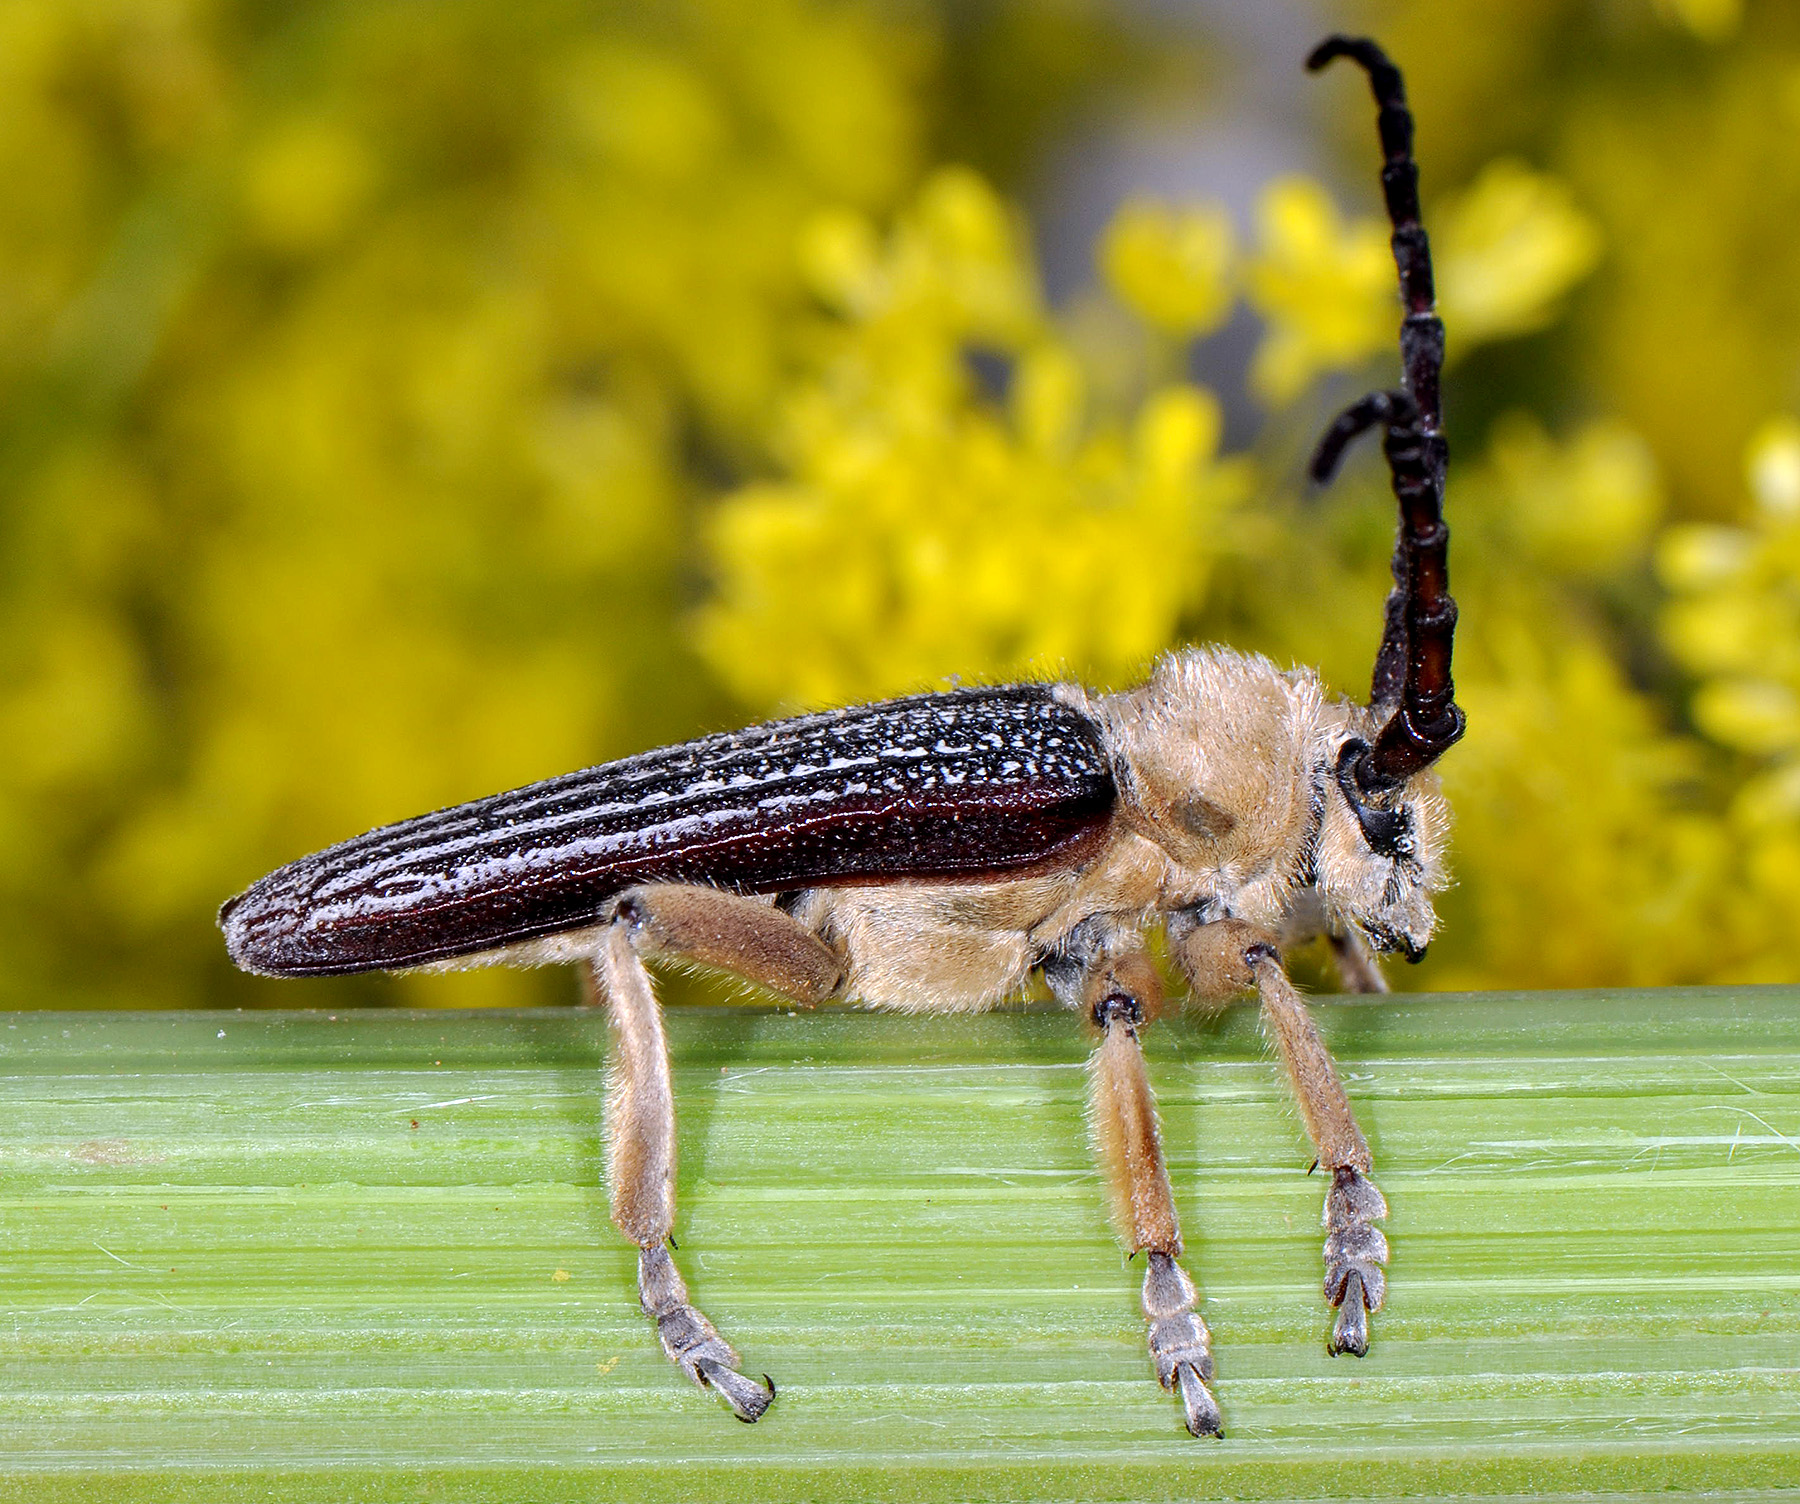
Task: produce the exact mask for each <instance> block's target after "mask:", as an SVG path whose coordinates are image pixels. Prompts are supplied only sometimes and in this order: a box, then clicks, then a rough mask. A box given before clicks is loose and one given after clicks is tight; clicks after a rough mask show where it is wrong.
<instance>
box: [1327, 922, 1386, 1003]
mask: <svg viewBox="0 0 1800 1504" xmlns="http://www.w3.org/2000/svg"><path fill="white" fill-rule="evenodd" d="M1325 943H1326V944H1327V945H1329V946H1330V947H1331V958H1332V960H1334V961H1336V962H1337V971H1338V980H1339V981H1341V982H1342V983H1343V984H1344V991H1346V992H1365V993H1367V992H1386V991H1387V990H1388V982H1387V978H1386V977H1385V976H1383V975H1382V974H1381V963H1380V962H1379V961H1377V960H1376V959H1375V953H1374V952H1373V951H1371V950H1370V949H1369V944H1368V942H1367V941H1366V940H1364V939H1363V937H1362V935H1361V934H1360V933H1358V932H1357V931H1356V930H1354V929H1347V930H1326V931H1325Z"/></svg>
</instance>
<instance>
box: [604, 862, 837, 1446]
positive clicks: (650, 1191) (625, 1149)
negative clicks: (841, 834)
mask: <svg viewBox="0 0 1800 1504" xmlns="http://www.w3.org/2000/svg"><path fill="white" fill-rule="evenodd" d="M646 953H647V954H651V955H677V956H682V957H685V958H688V959H693V960H698V961H701V962H703V963H705V964H707V965H711V966H718V967H723V968H727V969H730V970H733V971H735V972H737V973H738V974H739V975H742V976H747V977H749V978H750V979H751V980H753V981H758V982H762V983H764V984H765V985H771V986H778V987H780V988H781V990H783V991H785V992H787V993H789V994H790V995H792V996H795V997H798V998H801V999H802V1000H808V1001H810V1000H815V999H817V998H820V997H824V996H828V995H829V994H830V992H831V991H832V989H833V988H835V987H836V986H837V983H838V979H839V978H840V977H841V975H842V970H843V968H842V965H841V963H840V962H839V961H838V958H837V957H836V955H835V954H834V953H833V952H832V951H831V950H830V948H829V947H827V946H826V945H825V944H824V943H823V942H822V941H820V940H819V939H818V938H817V937H816V936H814V935H812V934H811V933H810V932H809V931H807V930H805V929H803V928H802V927H801V926H800V925H798V924H797V923H795V921H794V920H792V919H790V918H789V917H788V916H787V915H785V914H783V913H781V912H780V911H778V910H776V909H773V908H771V907H769V906H768V905H766V904H758V903H755V902H753V901H752V900H749V899H743V898H737V897H735V896H733V895H731V894H726V893H719V892H716V891H714V890H712V889H708V888H689V887H681V886H676V885H672V884H670V885H648V886H645V887H642V888H636V889H633V890H632V891H631V892H629V893H627V894H625V895H624V896H623V897H622V898H621V899H620V901H619V904H618V907H617V910H616V913H615V917H614V919H613V921H612V923H611V924H610V925H608V926H607V928H606V931H605V934H604V938H603V940H602V942H601V944H600V947H599V949H598V951H597V952H596V954H595V955H594V958H593V962H592V965H591V968H590V972H589V988H590V996H591V1000H592V1001H594V1002H596V1003H599V1004H603V1005H604V1006H605V1008H606V1010H607V1015H608V1017H609V1019H610V1020H611V1023H612V1036H613V1048H612V1057H611V1069H610V1073H609V1077H608V1081H607V1091H606V1155H607V1183H608V1185H609V1187H610V1189H611V1193H612V1217H613V1221H614V1223H615V1224H617V1226H618V1228H619V1230H620V1231H621V1232H622V1233H624V1234H625V1236H626V1237H628V1238H630V1239H631V1241H632V1242H634V1243H636V1244H637V1246H638V1301H639V1303H640V1304H641V1305H642V1306H643V1309H644V1314H645V1315H646V1316H648V1317H650V1318H651V1320H653V1321H654V1322H655V1323H656V1331H657V1335H658V1336H659V1337H660V1338H661V1339H662V1345H663V1351H664V1352H666V1353H667V1354H668V1355H669V1358H670V1360H671V1361H672V1362H674V1363H675V1364H677V1365H678V1366H679V1367H680V1368H681V1370H682V1372H683V1373H685V1374H686V1375H687V1376H688V1377H689V1378H690V1379H692V1380H693V1381H694V1382H695V1383H696V1384H699V1385H701V1386H703V1387H710V1388H713V1389H716V1390H717V1391H718V1392H719V1393H720V1394H722V1395H723V1396H724V1397H725V1399H726V1401H727V1403H729V1404H730V1406H731V1408H732V1411H733V1413H735V1414H736V1416H737V1417H738V1419H739V1420H742V1421H754V1420H756V1419H758V1418H759V1417H760V1416H761V1415H762V1413H763V1412H764V1411H765V1410H767V1409H768V1408H769V1401H770V1400H772V1399H773V1398H774V1397H775V1386H774V1384H773V1383H771V1382H770V1381H769V1379H768V1377H767V1375H764V1378H763V1382H762V1383H761V1384H757V1383H756V1382H755V1381H754V1380H752V1379H748V1378H745V1377H744V1375H743V1374H742V1373H740V1372H739V1371H738V1365H739V1359H738V1355H737V1353H736V1352H735V1351H734V1350H733V1349H732V1347H731V1345H730V1344H729V1343H727V1342H726V1341H725V1339H724V1338H723V1337H721V1336H720V1335H719V1333H718V1330H717V1329H716V1328H715V1327H714V1326H713V1324H712V1323H711V1322H710V1321H708V1320H707V1319H706V1317H705V1316H704V1315H703V1314H702V1313H701V1312H700V1310H699V1309H698V1308H697V1307H696V1306H695V1305H694V1304H693V1302H692V1301H691V1300H690V1299H689V1297H688V1289H687V1285H686V1284H685V1283H684V1282H683V1281H682V1278H681V1274H680V1272H679V1271H678V1270H677V1269H676V1267H675V1261H674V1259H673V1258H672V1257H670V1254H669V1247H668V1244H669V1239H670V1234H671V1233H672V1232H673V1230H674V1225H675V1097H674V1091H673V1088H672V1086H671V1083H670V1079H669V1050H668V1042H667V1040H666V1039H665V1037H664V1034H663V1025H662V1010H661V1008H660V1007H659V1006H658V1005H657V1001H656V993H655V990H654V988H653V986H652V985H651V981H650V973H649V972H648V971H647V970H646V969H645V966H644V954H646Z"/></svg>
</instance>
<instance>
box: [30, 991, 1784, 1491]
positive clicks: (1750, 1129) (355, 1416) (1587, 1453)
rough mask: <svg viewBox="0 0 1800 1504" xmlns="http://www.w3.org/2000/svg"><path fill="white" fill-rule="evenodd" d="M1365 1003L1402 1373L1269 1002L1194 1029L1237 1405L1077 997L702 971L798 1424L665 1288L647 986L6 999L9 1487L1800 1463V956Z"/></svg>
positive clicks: (754, 1326)
mask: <svg viewBox="0 0 1800 1504" xmlns="http://www.w3.org/2000/svg"><path fill="white" fill-rule="evenodd" d="M1318 1012H1319V1014H1320V1017H1321V1021H1322V1023H1323V1026H1324V1028H1325V1031H1326V1034H1327V1038H1328V1039H1329V1041H1330V1042H1331V1044H1332V1047H1333V1049H1334V1050H1335V1052H1336V1053H1337V1057H1338V1060H1339V1062H1340V1065H1341V1066H1342V1068H1343V1070H1344V1073H1345V1076H1346V1079H1347V1083H1348V1086H1349V1089H1350V1094H1351V1097H1352V1099H1353V1101H1354V1102H1355V1103H1356V1106H1357V1110H1358V1112H1359V1114H1360V1116H1361V1119H1362V1122H1363V1125H1364V1127H1365V1129H1366V1130H1367V1131H1368V1135H1369V1138H1370V1141H1371V1144H1372V1145H1373V1148H1374V1152H1375V1167H1376V1177H1377V1179H1378V1181H1379V1183H1380V1184H1381V1186H1382V1187H1383V1189H1384V1190H1385V1191H1386V1193H1387V1196H1388V1199H1389V1201H1390V1203H1391V1205H1392V1207H1393V1214H1392V1217H1391V1218H1390V1220H1389V1222H1388V1231H1389V1234H1390V1237H1391V1239H1392V1242H1393V1248H1394V1257H1393V1262H1392V1264H1391V1266H1390V1273H1391V1284H1390V1293H1389V1300H1388V1306H1387V1309H1386V1310H1384V1311H1383V1312H1381V1313H1380V1314H1379V1315H1378V1316H1377V1317H1376V1318H1375V1321H1374V1334H1375V1335H1374V1346H1373V1348H1372V1351H1371V1353H1370V1356H1369V1357H1368V1358H1367V1359H1365V1360H1362V1361H1360V1362H1358V1361H1356V1360H1354V1359H1351V1358H1335V1359H1334V1358H1329V1357H1327V1356H1326V1353H1325V1336H1326V1332H1327V1326H1328V1322H1327V1313H1326V1310H1325V1307H1324V1305H1323V1302H1322V1300H1321V1298H1320V1294H1319V1280H1320V1276H1321V1272H1322V1270H1321V1264H1320V1255H1319V1246H1320V1241H1321V1233H1320V1231H1319V1210H1320V1205H1321V1200H1322V1196H1323V1193H1324V1190H1325V1185H1324V1183H1323V1178H1322V1177H1319V1176H1313V1177H1311V1178H1309V1177H1308V1176H1307V1174H1306V1167H1307V1164H1308V1161H1309V1160H1310V1158H1311V1156H1310V1153H1309V1152H1308V1150H1307V1148H1306V1145H1305V1142H1304V1139H1303V1137H1302V1135H1301V1132H1300V1129H1299V1127H1298V1123H1297V1120H1296V1118H1295V1116H1294V1114H1293V1112H1292V1111H1291V1109H1290V1108H1289V1107H1288V1106H1287V1104H1286V1103H1285V1101H1284V1099H1283V1095H1282V1087H1281V1082H1280V1078H1279V1074H1278V1072H1277V1070H1276V1069H1275V1067H1274V1065H1273V1064H1272V1062H1271V1060H1270V1059H1269V1058H1268V1054H1267V1051H1266V1050H1265V1047H1264V1045H1263V1043H1262V1041H1261V1039H1260V1037H1259V1035H1258V1033H1257V1029H1256V1023H1255V1016H1254V1013H1253V1012H1251V1011H1249V1010H1242V1009H1240V1010H1234V1011H1232V1012H1230V1013H1228V1014H1226V1015H1224V1016H1223V1017H1222V1018H1219V1019H1216V1020H1213V1021H1210V1022H1203V1021H1198V1020H1184V1019H1179V1018H1174V1019H1170V1020H1168V1021H1167V1022H1165V1023H1164V1024H1162V1025H1160V1026H1158V1027H1157V1028H1156V1029H1154V1030H1152V1031H1151V1033H1150V1036H1149V1049H1150V1054H1151V1068H1152V1074H1153V1079H1154V1081H1155V1083H1156V1086H1157V1090H1158V1093H1159V1096H1160V1099H1161V1103H1162V1111H1163V1122H1164V1132H1165V1137H1166V1142H1167V1148H1168V1155H1169V1160H1170V1167H1171V1171H1172V1174H1173V1177H1174V1180H1175V1185H1176V1192H1177V1196H1178V1199H1179V1202H1180V1204H1181V1207H1182V1210H1183V1213H1184V1216H1185V1223H1186V1231H1187V1235H1188V1257H1187V1264H1188V1267H1189V1268H1190V1269H1191V1270H1192V1272H1193V1274H1194V1275H1195V1277H1196V1279H1197V1280H1198V1282H1199V1284H1200V1286H1201V1289H1202V1291H1203V1294H1204V1297H1205V1305H1204V1314H1205V1316H1206V1318H1207V1320H1208V1322H1209V1323H1210V1324H1211V1327H1212V1331H1213V1337H1214V1352H1215V1355H1216V1357H1217V1359H1218V1365H1219V1377H1218V1383H1217V1393H1218V1397H1219V1401H1220V1404H1221V1405H1222V1407H1223V1409H1224V1413H1225V1422H1226V1432H1227V1435H1226V1439H1225V1440H1224V1441H1223V1442H1197V1441H1193V1440H1191V1439H1189V1438H1188V1437H1187V1436H1186V1434H1185V1433H1184V1432H1183V1431H1182V1430H1181V1428H1180V1423H1179V1419H1178V1407H1177V1405H1176V1403H1175V1401H1174V1400H1173V1399H1171V1398H1170V1397H1169V1396H1167V1395H1166V1394H1164V1393H1163V1392H1162V1391H1160V1390H1159V1389H1158V1388H1157V1387H1156V1384H1155V1382H1154V1380H1153V1379H1152V1377H1151V1374H1150V1366H1149V1361H1148V1358H1147V1357H1146V1354H1145V1347H1144V1333H1143V1323H1142V1321H1141V1319H1140V1318H1139V1316H1138V1313H1137V1308H1136V1297H1137V1286H1138V1283H1139V1278H1140V1274H1139V1267H1138V1266H1134V1267H1131V1268H1127V1267H1125V1266H1124V1264H1123V1261H1122V1257H1121V1254H1120V1250H1119V1248H1118V1246H1117V1245H1116V1243H1115V1242H1114V1241H1113V1239H1112V1237H1111V1235H1110V1233H1109V1230H1108V1227H1107V1223H1106V1219H1105V1214H1104V1210H1103V1205H1102V1197H1101V1189H1100V1185H1099V1181H1098V1177H1097V1174H1096V1172H1095V1170H1094V1168H1093V1165H1092V1162H1091V1158H1090V1154H1089V1148H1088V1142H1087V1132H1086V1127H1085V1124H1084V1121H1083V1099H1084V1089H1085V1077H1084V1073H1083V1061H1084V1058H1085V1054H1086V1048H1087V1041H1086V1040H1085V1038H1084V1037H1083V1035H1082V1032H1081V1030H1080V1028H1079V1027H1078V1026H1077V1024H1076V1023H1075V1022H1074V1021H1073V1020H1071V1019H1070V1018H1069V1017H1067V1016H1066V1015H1060V1014H1055V1013H1045V1012H1029V1013H1013V1014H996V1015H988V1016H985V1017H979V1018H943V1017H927V1018H900V1017H893V1016H880V1015H872V1014H865V1013H855V1012H848V1011H843V1012H818V1013H798V1014H796V1013H789V1012H786V1011H773V1010H771V1011H765V1010H760V1009H754V1008H747V1007H718V1008H696V1007H690V1008H681V1009H674V1010H671V1013H670V1017H669V1032H670V1036H671V1040H672V1044H673V1049H674V1052H675V1058H676V1089H677V1095H678V1105H679V1112H680V1117H681V1123H682V1161H681V1213H680V1219H679V1223H678V1228H679V1232H678V1236H679V1238H680V1242H681V1251H680V1254H679V1255H678V1257H679V1260H680V1262H681V1264H682V1267H683V1269H684V1271H685V1273H686V1275H687V1277H688V1281H689V1283H690V1285H691V1287H692V1289H693V1292H694V1296H695V1299H696V1301H697V1302H698V1303H699V1304H700V1305H701V1306H702V1308H703V1309H705V1310H706V1311H707V1313H708V1314H709V1315H711V1316H712V1317H713V1319H714V1320H715V1321H716V1322H717V1323H718V1324H719V1326H720V1327H721V1329H722V1330H723V1331H724V1332H725V1334H726V1335H727V1337H729V1338H730V1339H731V1340H732V1341H733V1342H734V1343H735V1344H736V1345H737V1346H738V1348H739V1350H740V1351H741V1352H742V1353H743V1354H744V1359H745V1364H746V1367H747V1369H748V1370H749V1371H752V1372H756V1373H760V1372H762V1371H764V1370H766V1371H768V1372H769V1373H770V1374H772V1375H774V1376H775V1378H776V1381H777V1382H778V1384H779V1385H780V1397H779V1399H778V1400H777V1402H776V1404H775V1406H774V1408H773V1409H772V1410H771V1412H770V1414H769V1415H768V1417H767V1418H766V1419H765V1420H764V1421H763V1422H762V1423H761V1424H759V1425H757V1426H754V1427H747V1426H742V1425H739V1424H737V1423H736V1422H735V1421H733V1420H732V1419H731V1418H730V1416H729V1414H728V1413H727V1412H726V1410H725V1409H724V1407H723V1406H722V1405H721V1404H720V1403H719V1401H718V1400H717V1399H716V1398H715V1397H713V1396H712V1395H709V1394H706V1393H703V1392H701V1391H699V1390H696V1389H694V1388H692V1387H690V1386H689V1385H688V1384H687V1383H686V1382H685V1381H684V1380H683V1379H682V1378H681V1377H680V1376H679V1374H678V1373H677V1372H676V1371H675V1370H674V1369H673V1368H672V1367H670V1365H669V1364H668V1363H667V1362H666V1361H665V1360H664V1358H663V1356H662V1354H661V1352H660V1350H659V1349H658V1347H657V1345H656V1342H655V1339H654V1336H653V1334H652V1332H651V1329H650V1326H649V1324H648V1323H647V1322H646V1321H645V1320H644V1318H643V1317H642V1316H641V1315H640V1314H639V1312H638V1310H637V1306H636V1300H635V1283H634V1259H633V1250H632V1249H630V1248H629V1247H628V1246H626V1245H625V1244H624V1242H623V1241H622V1240H621V1239H620V1238H619V1237H618V1235H617V1234H616V1233H615V1232H614V1230H613V1229H612V1227H611V1225H610V1223H609V1222H608V1219H607V1210H606V1201H605V1196H604V1192H603V1190H602V1189H601V1186H600V1179H601V1171H600V1144H599V1137H598V1132H597V1126H596V1125H597V1123H598V1119H599V1112H600V1105H601V1097H602V1070H601V1065H602V1061H603V1056H604V1050H605V1028H604V1023H603V1020H602V1019H601V1018H599V1017H598V1016H596V1015H595V1014H593V1013H591V1012H587V1011H582V1010H576V1009H569V1010H567V1011H550V1012H529V1013H470V1014H460V1013H458V1014H447V1013H441V1012H433V1013H397V1012H365V1013H340V1014H337V1015H328V1014H322V1013H229V1014H223V1013H206V1014H201V1013H187V1014H111V1015H106V1014H88V1013H84V1014H47V1013H34V1014H13V1015H4V1016H0V1070H3V1071H4V1074H5V1075H6V1077H7V1080H6V1082H5V1094H4V1098H3V1099H0V1101H3V1110H4V1114H5V1126H4V1131H3V1132H0V1168H3V1170H4V1175H3V1177H0V1193H3V1195H0V1251H3V1252H0V1301H3V1302H4V1309H5V1310H7V1311H8V1312H10V1313H11V1316H12V1326H11V1333H10V1338H9V1340H8V1341H7V1343H6V1345H5V1357H4V1360H3V1361H0V1498H4V1499H15V1498H16V1499H30V1500H34V1501H36V1500H45V1501H56V1500H63V1499H70V1500H74V1499H79V1500H81V1501H83V1504H99V1501H107V1500H114V1499H120V1500H124V1499H129V1500H151V1499H154V1500H158V1501H165V1500H166V1501H177V1500H188V1499H208V1500H216V1499H228V1498H245V1499H250V1498H254V1499H258V1500H263V1499H267V1500H315V1499H316V1500H327V1499H329V1500H342V1501H348V1500H383V1501H386V1500H395V1499H414V1498H419V1499H424V1498H431V1499H469V1500H532V1501H545V1500H556V1499H564V1498H567V1499H613V1498H617V1499H630V1500H641V1501H654V1500H661V1499H685V1498H701V1497H710V1498H716V1499H721V1500H722V1499H731V1498H747V1499H756V1500H766V1501H787V1500H801V1499H884V1500H914V1499H917V1500H928V1499H966V1498H983V1499H1020V1500H1025V1499H1031V1500H1062V1499H1069V1500H1074V1499H1162V1498H1168V1499H1176V1498H1196V1497H1205V1498H1217V1497H1305V1496H1330V1497H1358V1498H1386V1497H1393V1496H1405V1495H1410V1496H1421V1495H1434V1494H1538V1495H1540V1496H1541V1495H1545V1494H1551V1495H1554V1494H1571V1495H1572V1494H1577V1493H1601V1494H1606V1495H1609V1496H1621V1497H1629V1496H1632V1495H1642V1494H1652V1493H1657V1492H1661V1491H1666V1490H1702V1489H1710V1490H1715V1491H1722V1492H1729V1493H1732V1494H1733V1495H1734V1496H1743V1495H1745V1494H1746V1493H1750V1492H1752V1491H1771V1492H1774V1493H1780V1492H1782V1491H1785V1490H1786V1489H1789V1488H1796V1489H1800V989H1795V988H1759V989H1716V988H1715V989H1692V990H1679V991H1666V992H1654V993H1624V992H1617V993H1578V994H1577V993H1563V994H1541V993H1540V994H1522V995H1512V996H1507V995H1484V996H1479V997H1457V996H1450V995H1437V996H1428V997H1427V996H1417V997H1408V998H1405V999H1402V1000H1397V1001H1389V1002H1383V1003H1379V1004H1354V1005H1345V1004H1336V1003H1333V1002H1330V1001H1323V1002H1321V1003H1320V1004H1319V1006H1318Z"/></svg>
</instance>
